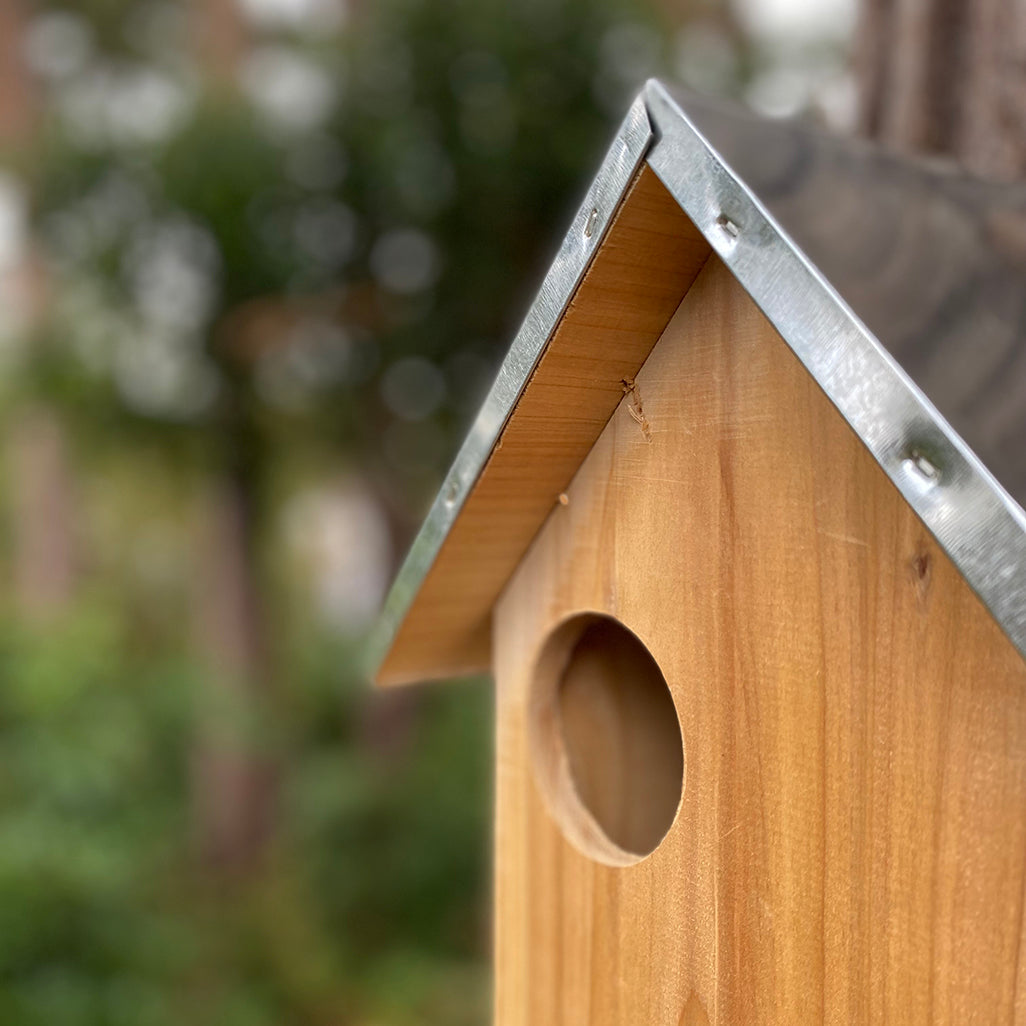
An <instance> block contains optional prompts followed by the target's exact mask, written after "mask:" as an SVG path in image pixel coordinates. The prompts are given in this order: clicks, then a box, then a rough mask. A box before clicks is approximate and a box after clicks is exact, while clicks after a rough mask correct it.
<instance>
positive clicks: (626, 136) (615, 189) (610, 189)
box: [367, 96, 653, 674]
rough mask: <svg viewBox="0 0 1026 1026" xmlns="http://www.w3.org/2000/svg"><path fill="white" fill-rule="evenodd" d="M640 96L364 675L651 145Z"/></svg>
mask: <svg viewBox="0 0 1026 1026" xmlns="http://www.w3.org/2000/svg"><path fill="white" fill-rule="evenodd" d="M652 139H653V134H652V127H651V124H650V122H649V118H648V112H647V109H646V105H645V101H644V97H643V96H638V97H637V99H635V101H634V103H633V104H631V107H630V110H629V111H628V112H627V116H626V118H625V119H624V121H623V123H622V124H621V125H620V128H619V130H618V131H617V133H616V136H615V138H614V140H613V143H612V145H611V146H610V148H609V150H608V152H607V153H606V156H605V158H604V159H603V161H602V164H601V166H600V168H599V171H598V174H597V175H596V177H595V180H594V181H593V182H592V184H591V186H590V188H589V189H588V192H587V193H586V195H585V197H584V201H583V202H582V203H581V206H580V208H579V209H578V211H577V214H576V215H575V216H574V219H573V221H572V222H571V224H570V229H569V231H568V232H567V234H566V237H565V238H564V239H563V242H562V244H561V245H560V247H559V251H558V253H557V254H556V258H555V260H554V261H553V263H552V266H551V267H550V268H549V271H548V273H547V274H546V276H545V280H544V281H543V282H542V285H541V288H540V289H539V291H538V295H537V296H536V297H535V300H534V302H533V303H532V304H531V308H530V310H528V313H527V316H526V317H525V319H524V322H523V324H522V325H521V327H520V330H519V331H518V332H517V334H516V337H515V338H514V339H513V343H512V345H511V346H510V349H509V352H508V353H507V354H506V357H505V359H504V360H503V362H502V366H501V367H500V369H499V374H498V377H497V378H496V379H495V383H494V384H493V385H492V388H491V391H490V392H489V393H488V396H487V398H486V399H485V402H484V405H483V406H482V407H481V411H480V412H479V413H478V415H477V418H476V420H475V421H474V424H473V427H472V428H471V429H470V433H469V434H468V435H467V437H466V439H465V440H464V442H463V445H462V446H461V447H460V450H459V452H458V453H457V455H456V459H455V461H454V462H453V465H452V467H451V468H450V470H449V472H448V473H447V474H446V476H445V478H444V480H443V481H442V487H441V489H440V490H439V492H438V495H437V497H436V498H435V500H434V502H433V504H432V506H431V509H430V511H429V512H428V515H427V518H426V519H425V521H424V523H423V525H422V527H421V529H420V531H419V533H418V534H417V537H416V538H415V539H414V542H413V545H412V547H411V548H410V551H409V553H408V554H407V556H406V559H405V560H404V562H403V565H402V567H401V568H400V570H399V574H398V576H397V577H396V580H395V583H394V584H393V585H392V589H391V591H390V592H389V594H388V597H387V599H386V600H385V607H384V610H383V611H382V614H381V617H380V618H379V620H378V623H377V625H376V627H375V630H374V632H373V634H372V635H371V638H370V642H369V645H368V652H367V658H368V663H369V667H370V669H371V672H372V674H373V673H376V671H377V669H378V668H379V667H380V665H381V663H382V661H383V660H384V658H385V655H386V654H387V652H388V649H389V648H390V647H391V644H392V641H393V639H394V638H395V636H396V633H397V632H398V630H399V627H400V625H401V624H402V621H403V619H404V618H405V616H406V614H407V612H408V610H409V608H410V606H411V605H412V603H413V600H414V598H415V596H416V594H417V592H418V590H419V589H420V586H421V583H422V582H423V580H424V578H425V577H426V576H427V574H428V571H429V570H430V569H431V567H432V565H433V564H434V562H435V558H436V557H437V555H438V552H439V550H440V549H441V547H442V543H443V542H444V541H445V538H446V535H448V533H449V529H450V528H451V527H452V525H453V523H454V522H455V520H456V517H457V516H458V515H459V512H460V510H461V509H462V507H463V504H464V502H465V501H466V499H467V497H468V496H469V495H470V492H471V490H472V489H473V487H474V485H475V483H476V482H477V479H478V477H479V476H480V474H481V471H482V470H483V469H484V466H485V463H486V462H487V461H488V457H489V455H490V454H491V452H492V449H493V448H494V446H495V443H496V442H497V441H498V439H499V435H500V434H501V433H502V430H503V428H504V427H505V425H506V421H507V420H508V419H509V416H510V414H511V413H512V412H513V408H514V407H515V406H516V403H517V400H518V399H519V398H520V396H521V394H522V392H523V391H524V389H525V388H526V386H527V383H528V381H529V380H530V377H531V374H532V372H533V371H534V368H535V366H536V365H537V363H538V360H539V358H540V357H541V354H542V352H543V351H544V349H545V346H546V344H547V343H548V340H549V338H550V337H551V336H552V333H553V332H554V331H555V329H556V326H557V325H558V323H559V320H560V318H561V317H562V316H563V312H564V311H565V310H566V307H567V305H568V304H569V302H570V300H571V298H572V296H573V294H574V291H575V290H576V288H577V286H578V285H579V284H580V282H581V279H582V278H583V277H584V273H585V271H586V270H587V268H588V265H589V264H590V263H591V259H592V257H593V256H594V255H595V253H596V252H597V251H598V248H599V245H600V244H601V242H602V239H603V237H604V236H605V233H606V231H607V229H608V228H609V226H610V224H611V223H612V220H613V216H614V214H615V213H616V210H617V208H618V207H619V204H620V200H621V199H622V197H623V195H624V193H625V191H626V190H627V188H628V186H629V185H630V183H631V181H632V180H633V178H634V176H635V174H636V172H637V170H638V168H639V167H640V166H641V164H642V162H643V160H644V159H645V154H646V153H647V152H648V148H649V146H650V144H651V142H652Z"/></svg>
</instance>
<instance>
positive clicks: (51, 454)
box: [7, 406, 75, 620]
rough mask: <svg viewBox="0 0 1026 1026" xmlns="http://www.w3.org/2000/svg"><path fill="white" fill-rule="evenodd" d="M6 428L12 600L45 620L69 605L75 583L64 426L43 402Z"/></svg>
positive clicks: (20, 413)
mask: <svg viewBox="0 0 1026 1026" xmlns="http://www.w3.org/2000/svg"><path fill="white" fill-rule="evenodd" d="M7 432H8V435H7V438H8V474H9V480H10V490H11V541H12V557H13V563H14V567H13V571H14V596H15V602H16V604H17V608H18V610H19V611H20V612H21V613H22V614H24V615H25V616H27V617H29V618H30V619H35V620H45V619H47V618H49V617H51V616H54V615H55V614H57V613H60V612H61V611H62V610H63V609H64V608H65V607H66V606H67V605H68V603H69V602H70V601H71V597H72V591H73V588H74V583H75V555H74V548H75V547H74V529H73V517H72V512H71V510H72V494H71V493H72V487H71V470H70V467H69V465H68V458H67V451H66V448H65V443H64V432H63V428H62V426H61V423H60V421H59V420H58V418H57V416H56V414H54V412H53V411H52V410H50V409H49V408H48V407H46V406H36V407H32V408H29V409H23V410H20V411H18V412H16V413H15V414H14V415H13V417H12V418H11V421H10V423H9V425H8V427H7Z"/></svg>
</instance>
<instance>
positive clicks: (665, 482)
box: [495, 260, 1026, 1026]
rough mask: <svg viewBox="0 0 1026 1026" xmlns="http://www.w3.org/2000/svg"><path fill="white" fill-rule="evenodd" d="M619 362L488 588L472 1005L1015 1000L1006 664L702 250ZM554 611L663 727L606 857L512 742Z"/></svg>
mask: <svg viewBox="0 0 1026 1026" xmlns="http://www.w3.org/2000/svg"><path fill="white" fill-rule="evenodd" d="M636 385H637V387H636V391H635V392H634V393H632V394H631V395H628V396H626V397H625V398H624V400H623V402H622V403H621V404H620V407H619V408H618V409H617V411H616V413H615V414H614V415H613V417H612V419H611V420H610V422H609V423H608V425H607V426H606V428H605V429H604V430H603V432H602V433H601V436H600V437H599V438H598V440H597V442H596V444H595V446H594V448H593V449H592V451H591V452H590V454H589V455H588V456H587V458H586V459H585V460H584V462H583V464H582V465H581V467H580V470H579V472H578V473H577V475H576V477H575V478H574V480H573V482H572V483H571V484H570V485H569V486H568V487H567V489H566V492H567V498H568V500H569V501H568V503H567V505H566V506H562V505H561V506H558V507H556V508H555V509H554V510H553V511H552V513H551V515H550V516H549V519H548V521H547V522H546V524H545V526H544V528H543V529H542V530H541V532H540V533H539V535H538V537H537V538H536V539H535V541H534V543H533V544H532V546H531V548H530V550H529V552H528V554H527V555H526V556H525V558H524V559H523V561H522V563H521V565H520V566H519V567H518V569H517V571H516V573H515V575H514V576H513V578H512V579H511V581H510V582H509V585H508V586H507V588H506V589H505V591H504V592H503V594H502V596H501V599H500V601H499V603H498V605H497V608H496V615H495V663H496V682H497V744H498V752H497V760H498V761H497V820H496V905H497V909H496V911H497V925H496V960H497V986H496V998H495V1000H496V1022H497V1023H498V1026H586V1024H587V1026H613V1024H616V1026H627V1024H632V1026H633V1024H638V1026H642V1024H644V1026H663V1024H665V1026H681V1024H684V1026H695V1024H705V1023H713V1024H724V1026H725V1024H732V1026H733V1024H739V1023H744V1024H745V1026H755V1024H767V1026H769V1024H774V1026H777V1024H785V1023H794V1024H808V1023H836V1024H850V1023H873V1024H899V1023H900V1024H903V1026H905V1024H923V1026H926V1024H931V1026H934V1024H949V1023H950V1024H959V1026H963V1024H967V1023H981V1024H987V1026H989V1024H995V1023H1008V1022H1016V1023H1026V966H1024V963H1023V959H1022V951H1023V945H1022V937H1023V893H1024V884H1026V664H1024V663H1023V661H1022V659H1021V658H1020V657H1019V656H1018V655H1017V654H1016V653H1015V652H1014V650H1013V649H1012V647H1011V645H1010V644H1009V643H1008V641H1007V640H1006V638H1005V637H1004V635H1003V634H1002V633H1001V631H1000V630H999V628H998V627H997V625H996V624H995V622H994V621H993V619H992V618H991V617H990V615H989V614H988V613H987V612H986V610H985V609H984V608H983V607H982V605H981V604H980V603H979V601H978V600H977V599H976V597H975V596H974V595H973V594H972V593H971V591H970V590H969V589H968V587H967V586H966V584H965V582H964V580H963V579H962V577H961V576H960V574H959V573H958V572H957V570H956V569H955V568H954V567H953V566H952V564H951V563H950V561H949V560H948V559H947V558H946V557H945V556H944V554H943V553H942V552H941V551H940V550H939V549H938V547H937V546H936V544H935V543H934V542H933V541H932V540H931V538H930V537H929V536H928V535H927V533H926V531H925V530H924V528H923V526H922V524H921V523H920V521H919V520H918V519H917V517H916V516H915V514H914V513H913V512H912V511H911V509H910V508H909V507H908V506H907V505H906V504H905V503H904V501H903V500H902V499H901V497H900V496H899V495H898V493H897V492H896V491H895V489H894V488H893V486H892V485H891V484H890V482H889V481H888V480H887V479H886V477H885V476H884V474H883V473H882V471H881V470H880V469H879V467H878V466H877V465H876V463H875V462H874V461H873V459H872V458H871V457H870V456H869V454H868V453H867V452H866V450H865V449H864V448H863V446H862V445H861V443H860V442H859V441H858V440H857V438H856V437H855V436H854V435H853V434H852V432H851V431H850V429H849V428H848V427H847V426H846V425H845V424H844V423H843V421H842V420H841V418H840V417H839V415H838V414H837V413H836V411H835V410H834V409H833V407H832V406H831V405H830V404H829V403H828V402H827V400H826V399H825V398H824V397H823V395H822V394H821V393H820V392H819V390H818V388H817V387H816V385H815V384H814V383H813V382H812V381H811V379H810V378H809V376H808V374H807V373H806V372H805V371H804V369H803V368H802V367H801V366H800V365H799V364H798V363H797V361H796V360H795V358H794V357H793V356H792V354H791V353H790V351H789V350H788V349H787V348H786V346H785V345H784V344H783V342H782V341H781V340H780V339H779V337H778V336H777V335H776V333H775V332H774V330H773V329H772V328H771V327H770V326H769V325H768V323H767V322H766V321H765V319H764V318H763V317H762V315H761V314H760V313H759V312H758V311H757V310H756V309H755V308H754V306H753V305H752V303H751V302H750V301H749V300H748V298H747V297H746V296H745V295H744V294H743V292H742V291H741V289H740V288H739V286H738V285H737V284H736V282H734V280H733V279H732V277H731V276H730V274H729V273H728V272H727V271H726V270H725V268H724V267H723V266H722V265H721V264H720V263H719V262H718V261H716V260H711V261H710V262H709V263H708V264H707V266H706V267H705V269H704V270H703V271H702V273H701V274H700V275H699V277H698V279H697V280H696V282H695V283H694V285H693V286H692V288H691V290H690V291H689V292H688V294H687V297H686V298H685V300H684V302H683V303H682V304H681V307H680V309H679V310H678V311H677V313H676V315H675V316H674V318H673V320H672V322H671V323H670V325H669V327H668V328H667V329H666V332H665V333H664V335H663V337H662V339H661V341H660V342H659V344H658V345H657V346H656V347H655V349H654V350H653V351H652V353H651V355H650V357H649V358H648V360H647V362H646V363H645V365H644V367H643V368H642V369H641V371H640V372H639V373H638V375H637V380H636ZM639 403H640V404H643V411H644V418H645V421H646V423H647V426H648V430H647V432H646V431H645V430H643V425H642V424H641V423H640V422H639V420H638V418H637V416H636V413H637V406H638V404H639ZM632 410H633V413H632ZM584 610H593V611H598V612H602V613H607V614H610V615H613V616H616V617H617V618H619V619H620V620H621V621H622V622H623V623H624V624H625V625H626V626H627V627H629V628H630V630H631V631H633V632H634V633H635V634H636V635H637V636H638V637H639V638H640V639H641V640H642V641H643V642H644V643H645V645H646V646H647V647H648V649H649V651H650V652H651V653H652V654H653V656H654V657H655V659H656V660H657V662H658V664H659V666H660V668H661V669H662V671H663V673H664V675H665V677H666V680H667V682H668V684H669V687H670V690H671V693H672V695H673V698H674V702H675V704H676V709H677V713H678V716H679V720H680V724H681V729H682V735H683V739H684V747H685V757H686V763H687V781H686V786H685V791H684V796H683V800H682V802H681V807H680V811H679V813H678V815H677V818H676V820H675V822H674V825H673V826H672V828H671V829H670V831H669V833H668V834H667V836H666V838H665V839H664V840H663V842H662V844H661V845H660V846H659V847H658V848H657V849H656V851H655V852H654V853H653V854H652V855H651V856H649V857H648V858H646V859H644V860H643V861H640V862H638V863H636V864H634V865H630V866H620V867H614V866H610V865H605V864H602V863H601V862H599V861H598V860H596V859H594V858H591V857H589V856H588V855H586V854H583V853H582V852H581V851H580V850H578V848H577V847H575V846H574V845H572V844H571V843H569V842H568V841H567V840H566V838H565V835H564V833H563V830H562V829H561V827H560V826H558V825H557V823H556V822H555V820H554V818H553V816H552V815H550V813H549V811H547V808H546V805H545V803H544V802H543V800H542V797H541V794H540V792H539V789H538V786H537V785H536V783H535V778H534V773H533V770H532V766H531V753H530V749H529V744H528V722H529V716H530V715H531V714H530V709H531V692H532V679H533V670H534V662H535V658H536V655H537V653H538V652H539V651H540V650H541V648H542V646H543V645H544V643H545V639H546V638H547V637H548V636H549V634H550V632H551V631H552V630H553V629H554V627H555V626H556V625H557V624H558V623H560V622H562V621H563V620H564V619H565V618H566V617H567V616H569V615H571V614H573V613H575V612H579V611H584Z"/></svg>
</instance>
